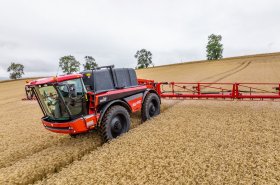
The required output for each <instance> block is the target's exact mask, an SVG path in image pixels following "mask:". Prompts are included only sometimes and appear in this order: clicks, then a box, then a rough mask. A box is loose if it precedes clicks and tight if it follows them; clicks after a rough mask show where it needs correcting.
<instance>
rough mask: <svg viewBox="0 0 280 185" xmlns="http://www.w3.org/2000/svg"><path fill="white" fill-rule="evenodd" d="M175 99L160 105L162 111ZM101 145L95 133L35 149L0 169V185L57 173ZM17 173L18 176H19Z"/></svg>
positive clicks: (134, 117) (32, 180) (134, 125)
mask: <svg viewBox="0 0 280 185" xmlns="http://www.w3.org/2000/svg"><path fill="white" fill-rule="evenodd" d="M176 103H177V101H173V102H171V103H170V102H168V103H167V105H166V104H164V105H162V112H163V113H164V112H165V111H167V110H168V109H170V108H171V107H173V106H174V105H175V104H176ZM140 116H141V115H140V114H136V115H132V116H131V119H132V122H134V123H132V125H133V127H132V128H131V130H132V129H134V128H136V127H137V126H138V125H139V124H141V121H139V120H140V119H141V118H140ZM101 146H102V142H101V137H100V135H99V134H98V133H97V132H94V133H88V134H85V135H81V136H79V137H78V138H75V139H73V138H70V137H69V138H66V137H65V138H64V139H63V140H62V141H61V140H60V142H59V143H56V144H55V145H53V146H50V147H47V148H44V149H42V150H40V151H36V152H35V153H33V154H32V155H29V156H25V157H24V158H21V159H19V160H18V161H16V162H15V163H14V164H13V165H10V166H8V167H5V168H1V169H0V184H30V183H34V182H36V181H40V180H42V179H43V178H45V177H47V176H49V175H51V174H54V173H57V172H59V171H60V170H61V169H62V168H65V167H67V166H68V165H70V164H72V163H73V162H75V161H79V160H80V159H81V158H82V157H83V156H86V155H87V154H89V153H90V152H92V151H94V150H96V149H97V148H98V147H101ZM19 174H20V177H19Z"/></svg>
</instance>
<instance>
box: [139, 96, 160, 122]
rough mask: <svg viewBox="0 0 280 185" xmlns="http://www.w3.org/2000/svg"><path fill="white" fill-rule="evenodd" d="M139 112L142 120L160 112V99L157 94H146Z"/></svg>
mask: <svg viewBox="0 0 280 185" xmlns="http://www.w3.org/2000/svg"><path fill="white" fill-rule="evenodd" d="M141 114H142V121H143V122H144V121H147V120H148V119H151V118H152V117H154V116H157V115H159V114H160V99H159V97H158V95H157V94H155V93H150V94H148V95H147V96H146V98H145V100H144V103H143V105H142V110H141Z"/></svg>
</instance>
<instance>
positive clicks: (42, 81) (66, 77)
mask: <svg viewBox="0 0 280 185" xmlns="http://www.w3.org/2000/svg"><path fill="white" fill-rule="evenodd" d="M82 76H83V75H81V74H70V75H61V76H56V77H55V76H54V77H48V78H41V79H37V80H33V81H31V82H30V85H42V84H49V83H56V82H63V81H66V80H73V79H77V78H81V77H82Z"/></svg>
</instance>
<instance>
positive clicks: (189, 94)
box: [138, 79, 280, 101]
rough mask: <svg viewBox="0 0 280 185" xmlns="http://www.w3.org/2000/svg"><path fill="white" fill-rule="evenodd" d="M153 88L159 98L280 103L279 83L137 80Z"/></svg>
mask: <svg viewBox="0 0 280 185" xmlns="http://www.w3.org/2000/svg"><path fill="white" fill-rule="evenodd" d="M138 83H139V84H146V85H147V86H148V87H149V88H154V89H155V90H156V91H157V92H158V94H159V95H160V96H161V98H171V99H224V100H235V99H236V100H275V101H277V100H278V101H280V91H279V89H280V83H205V82H201V83H200V82H199V83H184V82H160V83H156V82H154V81H153V80H143V79H139V80H138Z"/></svg>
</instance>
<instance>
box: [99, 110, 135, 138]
mask: <svg viewBox="0 0 280 185" xmlns="http://www.w3.org/2000/svg"><path fill="white" fill-rule="evenodd" d="M100 127H101V134H102V137H103V140H104V141H105V142H107V141H109V140H112V139H114V138H116V137H118V136H120V135H122V134H123V133H125V132H127V131H128V130H129V128H130V115H129V113H128V111H127V110H126V109H125V108H124V107H122V106H119V105H115V106H112V107H111V108H109V110H107V112H106V113H105V115H104V117H103V119H102V121H101V125H100Z"/></svg>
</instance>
